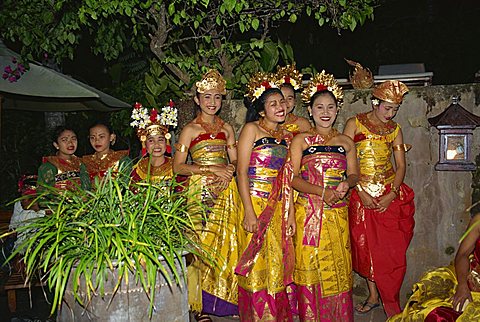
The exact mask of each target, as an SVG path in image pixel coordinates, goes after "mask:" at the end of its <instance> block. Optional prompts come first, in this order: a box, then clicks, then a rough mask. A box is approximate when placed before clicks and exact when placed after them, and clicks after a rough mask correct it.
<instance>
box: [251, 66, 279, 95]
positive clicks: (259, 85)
mask: <svg viewBox="0 0 480 322" xmlns="http://www.w3.org/2000/svg"><path fill="white" fill-rule="evenodd" d="M270 88H278V84H277V83H275V75H273V74H270V73H264V72H259V73H256V74H254V75H253V76H252V77H251V78H250V81H249V82H248V84H247V94H245V96H246V97H248V98H249V99H250V100H251V101H252V102H253V101H255V100H256V99H258V98H259V97H260V96H262V94H263V93H264V92H265V91H266V90H267V89H270Z"/></svg>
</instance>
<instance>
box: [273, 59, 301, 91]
mask: <svg viewBox="0 0 480 322" xmlns="http://www.w3.org/2000/svg"><path fill="white" fill-rule="evenodd" d="M275 82H276V83H277V84H278V86H279V87H281V86H282V85H284V84H290V85H292V87H293V89H294V90H299V89H300V88H301V87H302V74H301V73H300V72H299V71H298V70H296V69H295V64H292V65H287V66H285V67H277V73H276V74H275Z"/></svg>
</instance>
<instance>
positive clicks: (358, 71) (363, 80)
mask: <svg viewBox="0 0 480 322" xmlns="http://www.w3.org/2000/svg"><path fill="white" fill-rule="evenodd" d="M345 61H346V62H347V64H349V65H350V66H352V67H353V72H350V75H349V79H350V83H351V84H352V87H353V88H354V89H364V88H370V87H372V86H373V74H372V72H371V71H370V69H368V68H366V67H363V66H362V65H361V64H360V63H357V62H355V61H353V60H349V59H346V58H345Z"/></svg>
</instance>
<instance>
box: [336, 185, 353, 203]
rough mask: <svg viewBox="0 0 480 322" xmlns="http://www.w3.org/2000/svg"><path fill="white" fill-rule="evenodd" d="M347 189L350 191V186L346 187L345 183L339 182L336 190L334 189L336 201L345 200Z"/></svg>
mask: <svg viewBox="0 0 480 322" xmlns="http://www.w3.org/2000/svg"><path fill="white" fill-rule="evenodd" d="M348 189H350V186H349V185H348V182H347V181H342V182H340V184H339V185H338V186H337V189H335V194H336V195H337V197H338V199H343V198H345V196H346V194H347V192H348Z"/></svg>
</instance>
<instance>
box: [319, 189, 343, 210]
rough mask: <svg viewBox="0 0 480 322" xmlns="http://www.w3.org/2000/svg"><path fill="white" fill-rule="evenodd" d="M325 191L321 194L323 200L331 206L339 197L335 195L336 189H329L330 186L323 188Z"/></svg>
mask: <svg viewBox="0 0 480 322" xmlns="http://www.w3.org/2000/svg"><path fill="white" fill-rule="evenodd" d="M324 189H325V193H324V194H323V201H325V203H326V204H327V205H329V206H333V205H334V204H335V203H336V202H337V201H338V200H340V198H339V197H338V195H337V191H336V190H333V189H330V188H324Z"/></svg>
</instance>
